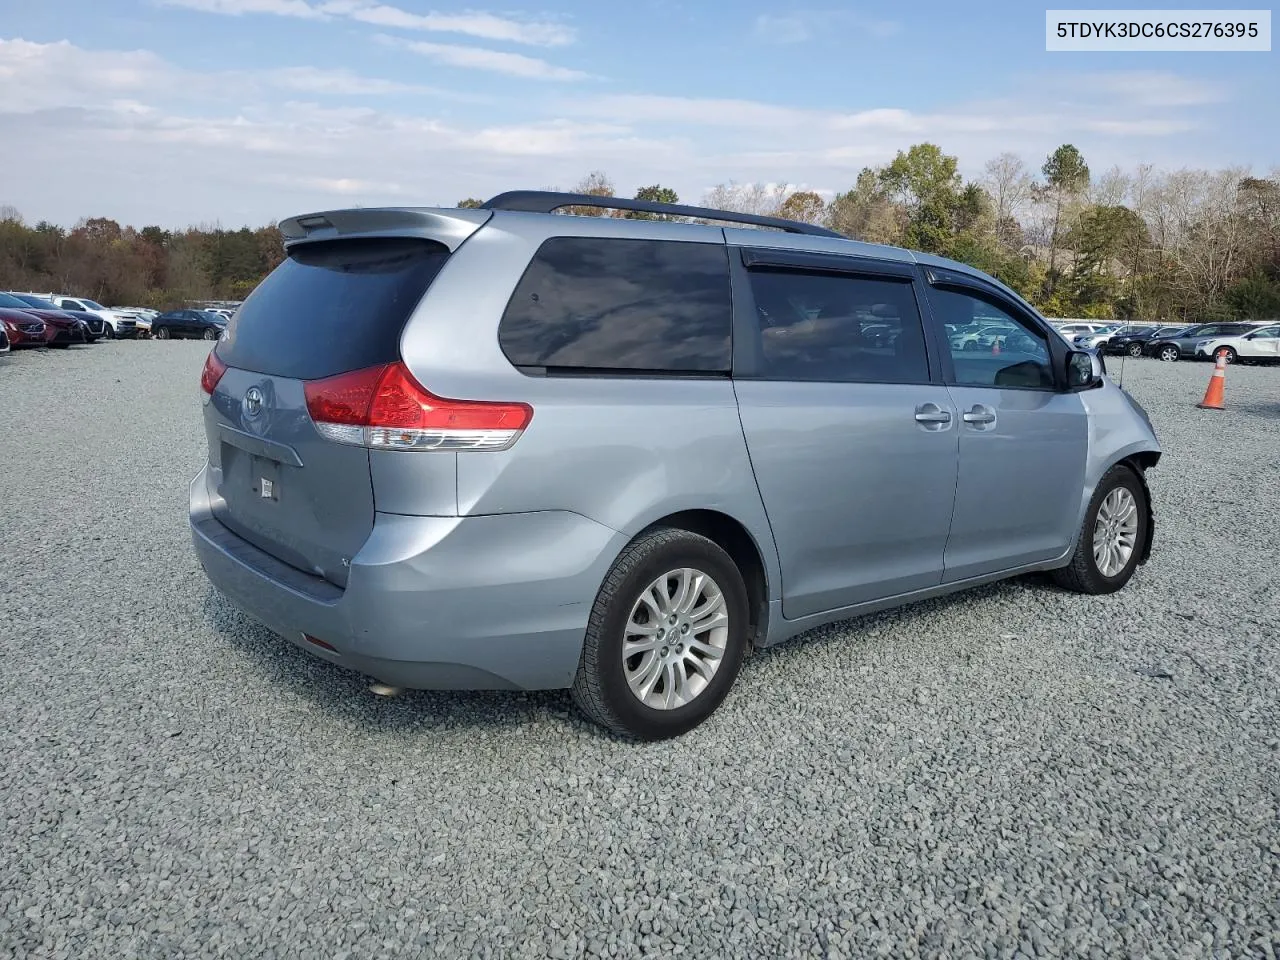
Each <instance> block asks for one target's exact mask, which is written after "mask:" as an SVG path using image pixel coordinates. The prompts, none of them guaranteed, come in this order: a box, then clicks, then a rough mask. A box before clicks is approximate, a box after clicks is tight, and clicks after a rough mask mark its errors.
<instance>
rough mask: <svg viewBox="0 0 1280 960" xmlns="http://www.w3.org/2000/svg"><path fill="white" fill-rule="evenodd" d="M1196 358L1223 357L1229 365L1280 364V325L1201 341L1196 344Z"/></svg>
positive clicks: (1276, 324)
mask: <svg viewBox="0 0 1280 960" xmlns="http://www.w3.org/2000/svg"><path fill="white" fill-rule="evenodd" d="M1196 356H1198V357H1202V358H1204V359H1215V360H1216V359H1217V358H1218V357H1222V358H1223V359H1224V360H1226V361H1227V363H1235V362H1236V361H1237V360H1243V361H1256V362H1258V363H1277V362H1280V323H1275V324H1271V325H1269V326H1264V327H1255V328H1254V329H1252V330H1250V331H1248V332H1247V333H1237V334H1234V335H1232V336H1225V337H1209V338H1207V339H1204V340H1201V341H1200V342H1198V343H1197V344H1196Z"/></svg>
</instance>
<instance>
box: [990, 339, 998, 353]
mask: <svg viewBox="0 0 1280 960" xmlns="http://www.w3.org/2000/svg"><path fill="white" fill-rule="evenodd" d="M991 354H992V356H999V354H1000V341H999V340H992V341H991Z"/></svg>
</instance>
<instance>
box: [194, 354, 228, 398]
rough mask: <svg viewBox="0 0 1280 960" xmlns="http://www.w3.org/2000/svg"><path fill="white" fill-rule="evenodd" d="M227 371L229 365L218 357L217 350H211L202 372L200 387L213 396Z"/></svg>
mask: <svg viewBox="0 0 1280 960" xmlns="http://www.w3.org/2000/svg"><path fill="white" fill-rule="evenodd" d="M226 372H227V365H226V364H225V363H223V362H222V361H221V360H219V359H218V354H217V352H216V350H210V351H209V356H208V357H206V358H205V361H204V371H203V372H202V373H201V374H200V389H201V390H203V391H204V392H205V393H207V394H209V395H210V396H212V395H213V391H214V389H215V388H216V387H217V386H218V381H219V380H221V379H222V375H223V374H224V373H226Z"/></svg>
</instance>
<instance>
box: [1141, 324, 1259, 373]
mask: <svg viewBox="0 0 1280 960" xmlns="http://www.w3.org/2000/svg"><path fill="white" fill-rule="evenodd" d="M1253 327H1254V325H1253V324H1249V323H1197V324H1194V325H1192V326H1190V327H1184V328H1183V329H1182V330H1179V331H1178V332H1177V333H1174V334H1171V335H1165V336H1161V337H1157V338H1155V339H1154V340H1151V341H1150V342H1148V343H1147V346H1146V352H1147V354H1148V356H1152V357H1155V358H1156V359H1157V360H1163V361H1164V362H1165V363H1173V362H1174V361H1176V360H1188V359H1193V358H1194V357H1195V355H1196V344H1197V343H1199V342H1200V341H1201V340H1212V339H1214V338H1216V337H1232V336H1235V335H1236V334H1238V333H1248V332H1249V331H1250V330H1252V329H1253Z"/></svg>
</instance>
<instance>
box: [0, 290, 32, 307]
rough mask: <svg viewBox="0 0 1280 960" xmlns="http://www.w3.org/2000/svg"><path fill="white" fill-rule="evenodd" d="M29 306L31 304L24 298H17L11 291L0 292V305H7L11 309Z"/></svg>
mask: <svg viewBox="0 0 1280 960" xmlns="http://www.w3.org/2000/svg"><path fill="white" fill-rule="evenodd" d="M29 306H31V304H29V303H27V302H26V301H25V300H19V299H18V298H17V297H15V296H14V295H13V294H11V293H0V307H9V308H10V309H13V310H21V309H23V308H24V307H29Z"/></svg>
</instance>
